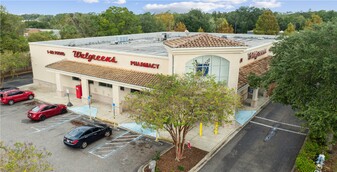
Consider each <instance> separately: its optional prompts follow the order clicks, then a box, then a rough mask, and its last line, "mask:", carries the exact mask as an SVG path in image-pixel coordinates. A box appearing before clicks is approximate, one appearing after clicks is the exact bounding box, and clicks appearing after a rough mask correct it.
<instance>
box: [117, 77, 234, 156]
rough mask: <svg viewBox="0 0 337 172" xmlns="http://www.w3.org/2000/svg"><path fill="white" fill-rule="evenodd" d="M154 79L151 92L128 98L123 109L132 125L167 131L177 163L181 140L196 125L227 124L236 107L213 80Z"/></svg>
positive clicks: (229, 92)
mask: <svg viewBox="0 0 337 172" xmlns="http://www.w3.org/2000/svg"><path fill="white" fill-rule="evenodd" d="M158 77H159V81H158V82H157V83H155V84H153V85H151V86H149V87H150V88H151V89H146V90H143V91H142V92H140V93H135V94H133V95H131V96H128V97H127V98H126V100H125V102H124V103H123V108H124V109H126V110H128V111H129V112H130V113H128V114H129V115H130V117H131V118H133V119H134V120H135V121H136V122H144V126H146V127H149V128H153V129H156V130H159V129H164V130H166V131H168V132H169V133H170V135H171V137H172V140H173V142H174V145H175V148H176V160H178V161H179V160H181V159H182V158H183V152H184V144H185V137H186V135H187V133H188V132H189V131H190V130H191V129H192V128H193V127H194V126H195V124H196V123H197V122H202V123H205V124H207V123H214V122H219V123H220V124H222V123H224V122H229V121H230V117H231V116H233V114H234V110H235V109H236V107H238V106H239V105H240V97H239V96H238V95H237V94H236V92H235V90H233V89H229V88H228V87H226V86H225V84H224V83H218V82H216V81H215V79H214V77H210V76H206V77H204V76H202V74H201V73H197V74H191V73H189V74H185V75H183V76H177V75H173V76H166V75H158Z"/></svg>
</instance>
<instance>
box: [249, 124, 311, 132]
mask: <svg viewBox="0 0 337 172" xmlns="http://www.w3.org/2000/svg"><path fill="white" fill-rule="evenodd" d="M250 122H251V123H253V124H257V125H261V126H264V127H268V128H275V127H274V126H271V125H266V124H262V123H259V122H254V121H250ZM277 130H281V131H286V132H289V133H294V134H299V135H303V136H306V135H307V134H305V133H301V132H297V131H291V130H287V129H283V128H278V127H277Z"/></svg>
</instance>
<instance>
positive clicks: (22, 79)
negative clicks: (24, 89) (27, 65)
mask: <svg viewBox="0 0 337 172" xmlns="http://www.w3.org/2000/svg"><path fill="white" fill-rule="evenodd" d="M32 83H33V74H32V73H30V74H24V75H19V76H14V77H7V78H5V82H4V84H3V87H19V86H23V85H27V84H32Z"/></svg>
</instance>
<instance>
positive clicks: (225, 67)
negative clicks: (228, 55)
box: [185, 56, 229, 82]
mask: <svg viewBox="0 0 337 172" xmlns="http://www.w3.org/2000/svg"><path fill="white" fill-rule="evenodd" d="M185 71H186V73H188V72H198V71H201V72H202V73H203V75H204V76H206V75H213V76H215V79H216V80H217V81H225V82H227V81H228V73H229V61H228V60H226V59H224V58H222V57H219V56H200V57H196V58H194V59H192V60H190V61H189V62H187V63H186V66H185Z"/></svg>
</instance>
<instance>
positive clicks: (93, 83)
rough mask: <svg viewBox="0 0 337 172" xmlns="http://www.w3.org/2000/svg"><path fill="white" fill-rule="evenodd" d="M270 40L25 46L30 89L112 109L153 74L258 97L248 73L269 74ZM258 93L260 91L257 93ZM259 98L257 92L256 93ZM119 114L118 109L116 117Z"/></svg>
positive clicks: (122, 40)
mask: <svg viewBox="0 0 337 172" xmlns="http://www.w3.org/2000/svg"><path fill="white" fill-rule="evenodd" d="M273 42H275V37H274V36H266V35H247V34H245V35H239V34H227V35H226V34H215V33H209V34H206V33H188V34H186V33H181V32H165V33H162V32H157V33H146V34H133V35H118V36H108V37H95V38H81V39H68V40H57V41H46V42H34V43H30V44H29V47H30V53H31V59H32V66H33V76H34V83H35V84H37V85H40V86H48V87H50V88H51V90H53V91H56V92H58V93H59V95H64V93H65V91H66V90H67V89H68V90H69V91H70V93H71V94H76V97H77V98H80V99H82V101H84V102H87V99H88V96H89V95H90V96H91V100H92V101H100V102H105V103H109V104H111V103H115V104H116V106H117V107H120V106H119V105H120V103H121V102H122V101H123V100H124V97H125V96H126V95H127V94H128V93H130V92H134V91H139V90H141V89H144V88H146V86H147V84H148V83H149V82H156V77H155V75H156V74H166V75H172V74H184V73H187V72H196V71H198V70H201V71H203V72H204V74H205V75H214V76H215V78H216V80H218V81H226V83H227V85H228V87H230V88H234V89H236V90H237V92H238V94H240V95H241V96H242V100H245V99H247V98H248V97H249V96H251V95H252V105H253V106H254V105H255V101H257V100H256V98H254V95H255V97H256V95H258V91H257V90H255V92H254V90H253V89H250V88H249V85H248V82H247V77H248V75H249V74H250V73H255V74H257V75H260V74H262V73H264V72H266V71H267V70H268V63H269V61H270V56H271V52H270V50H269V49H270V48H271V46H272V44H273ZM262 91H263V90H262ZM260 93H261V90H260ZM120 110H121V109H119V108H117V113H119V112H120Z"/></svg>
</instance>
